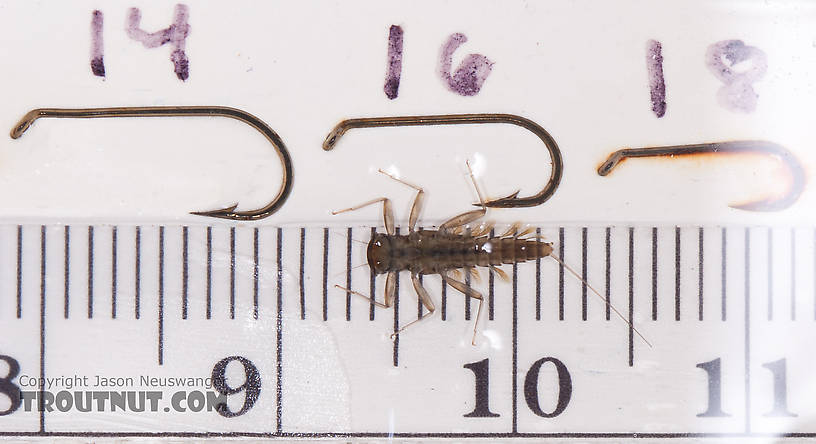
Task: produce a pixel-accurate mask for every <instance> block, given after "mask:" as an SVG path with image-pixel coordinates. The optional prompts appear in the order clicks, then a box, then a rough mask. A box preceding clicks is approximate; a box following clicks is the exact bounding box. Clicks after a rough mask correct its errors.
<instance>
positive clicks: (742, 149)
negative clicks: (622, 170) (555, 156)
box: [598, 140, 805, 211]
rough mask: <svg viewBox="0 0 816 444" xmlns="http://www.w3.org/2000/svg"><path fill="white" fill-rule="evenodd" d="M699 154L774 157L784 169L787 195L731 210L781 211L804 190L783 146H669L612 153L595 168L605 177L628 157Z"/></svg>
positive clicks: (747, 142) (795, 164) (793, 160)
mask: <svg viewBox="0 0 816 444" xmlns="http://www.w3.org/2000/svg"><path fill="white" fill-rule="evenodd" d="M701 153H723V154H729V153H756V154H763V155H766V156H770V157H774V158H776V159H779V160H781V161H782V163H783V164H784V165H785V166H786V167H787V170H788V174H789V177H790V178H791V185H790V187H789V188H788V192H787V193H786V194H785V195H784V196H780V197H768V198H764V199H758V200H754V201H751V202H745V203H741V204H730V205H729V206H730V207H731V208H736V209H738V210H745V211H780V210H784V209H785V208H788V207H790V206H791V205H793V204H794V203H795V202H796V200H797V199H799V196H800V195H801V194H802V191H804V188H805V171H804V168H803V167H802V164H801V163H799V160H797V159H796V157H795V156H794V155H793V153H791V152H790V151H788V150H787V149H785V148H784V147H783V146H781V145H778V144H776V143H773V142H767V141H761V140H737V141H731V142H712V143H700V144H692V145H669V146H656V147H645V148H624V149H621V150H618V151H615V152H614V153H612V154H611V155H609V157H608V158H607V159H606V160H605V161H604V162H603V163H602V164H601V165H600V166H599V167H598V174H599V175H601V176H606V175H608V174H609V173H610V172H611V171H612V170H613V169H614V168H615V167H616V166H617V165H618V164H620V163H621V162H622V161H623V160H625V159H627V158H629V157H655V156H684V155H692V154H701Z"/></svg>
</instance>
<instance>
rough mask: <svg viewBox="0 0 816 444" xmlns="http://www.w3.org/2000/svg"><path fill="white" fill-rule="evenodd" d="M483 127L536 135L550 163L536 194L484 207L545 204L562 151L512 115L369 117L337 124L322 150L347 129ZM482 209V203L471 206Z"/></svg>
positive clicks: (528, 122) (537, 129)
mask: <svg viewBox="0 0 816 444" xmlns="http://www.w3.org/2000/svg"><path fill="white" fill-rule="evenodd" d="M483 123H505V124H510V125H516V126H520V127H522V128H524V129H526V130H528V131H530V132H532V133H533V134H535V135H536V136H537V137H538V138H539V139H541V141H542V142H544V146H545V147H546V148H547V151H549V153H550V158H551V159H552V171H551V172H550V178H549V180H548V181H547V183H546V184H545V185H544V188H542V189H541V191H539V192H538V193H536V194H534V195H532V196H527V197H518V193H519V192H518V191H516V192H514V193H512V194H510V195H509V196H506V197H502V198H498V199H492V200H489V201H487V202H485V203H484V204H485V205H486V206H488V207H494V208H516V207H534V206H536V205H541V204H543V203H544V202H546V201H547V200H548V199H549V198H550V197H552V195H553V194H555V190H556V189H558V185H559V184H560V183H561V175H562V174H563V171H564V162H563V160H562V159H561V150H559V148H558V144H556V143H555V139H553V138H552V136H551V135H550V133H548V132H547V131H546V130H545V129H544V128H542V127H541V126H540V125H538V124H537V123H535V122H533V121H532V120H530V119H527V118H524V117H521V116H517V115H514V114H444V115H437V116H400V117H369V118H360V119H348V120H343V121H342V122H340V123H338V124H337V125H336V126H335V127H334V128H333V129H332V130H331V132H329V135H328V136H326V140H325V141H324V142H323V150H325V151H330V150H332V149H334V147H335V145H336V144H337V141H338V140H340V138H341V137H343V135H344V134H345V133H346V132H347V131H348V130H350V129H354V128H378V127H395V126H429V125H473V124H483ZM473 205H475V206H481V205H482V204H481V203H475V204H473Z"/></svg>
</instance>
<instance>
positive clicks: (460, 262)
mask: <svg viewBox="0 0 816 444" xmlns="http://www.w3.org/2000/svg"><path fill="white" fill-rule="evenodd" d="M468 170H469V172H470V179H471V181H472V182H473V186H474V187H475V188H476V194H477V195H478V196H479V203H480V209H478V210H472V211H467V212H465V213H462V214H459V215H456V216H454V217H452V218H450V219H448V220H447V221H445V222H443V223H442V224H441V225H439V227H438V229H436V230H426V229H419V230H418V229H417V228H416V226H417V220H418V217H419V211H420V208H421V206H422V201H423V198H424V196H425V191H424V190H423V189H422V188H420V187H418V186H416V185H413V184H411V183H408V182H405V181H403V180H401V179H399V178H397V177H395V176H393V175H391V174H388V173H386V172H385V171H383V170H379V172H380V173H382V174H385V175H386V176H388V177H390V178H391V179H393V180H396V181H397V182H400V183H402V184H404V185H407V186H409V187H411V188H413V189H415V190H416V191H417V194H416V197H414V202H413V205H412V206H411V213H410V215H409V218H408V234H397V233H396V228H395V225H394V211H393V208H392V205H391V200H390V199H388V198H387V197H380V198H377V199H373V200H370V201H368V202H364V203H362V204H359V205H355V206H353V207H350V208H345V209H342V210H337V211H333V212H332V214H339V213H343V212H347V211H354V210H358V209H360V208H363V207H366V206H369V205H374V204H378V203H382V205H383V222H384V224H385V233H375V234H374V235H373V236H372V238H371V240H370V241H369V243H368V247H367V251H366V256H367V259H368V265H369V267H371V269H372V270H373V271H374V273H375V274H378V275H379V274H385V275H386V279H385V289H384V293H385V301H384V303H380V302H378V301H376V300H374V298H373V296H372V297H369V296H367V295H364V294H362V293H359V292H357V291H354V290H351V289H348V288H345V287H342V286H340V285H335V287H337V288H339V289H341V290H343V291H346V292H348V293H351V294H355V295H358V296H362V297H364V298H366V299H367V300H369V301H370V302H372V303H373V304H375V305H376V306H378V307H382V308H390V307H391V306H392V305H393V302H394V294H395V291H396V280H397V274H398V273H399V272H401V271H409V272H411V283H412V284H413V287H414V291H415V292H416V294H417V297H418V298H419V300H420V302H422V305H423V306H425V308H426V309H427V310H428V312H427V313H426V314H424V315H422V316H421V317H420V318H419V319H416V320H414V321H412V322H409V323H408V324H406V325H404V326H402V328H400V329H399V330H398V331H396V332H395V333H393V334H392V335H391V336H392V338H393V337H395V336H396V335H397V334H399V333H401V332H402V331H403V330H405V329H406V328H408V327H410V326H411V325H413V324H415V323H417V322H419V321H421V320H423V319H425V318H427V317H428V316H431V315H432V314H433V313H434V311H435V309H436V307H435V306H434V303H433V301H432V300H431V297H430V295H429V294H428V291H427V290H426V289H425V287H424V286H423V285H422V282H420V279H419V276H422V275H426V274H438V275H439V276H440V277H441V278H442V280H443V281H444V282H445V283H446V284H448V285H450V286H451V287H453V288H455V289H456V290H458V291H460V292H461V293H463V294H464V295H465V296H468V297H471V298H474V299H477V300H478V301H479V308H478V310H477V312H476V320H475V322H474V325H473V339H472V341H471V342H472V343H473V344H474V345H475V342H476V332H477V328H478V324H479V317H480V315H481V312H482V303H483V302H484V297H483V296H482V294H481V293H480V292H478V291H477V290H474V289H473V288H471V287H470V285H468V284H466V283H465V282H463V281H462V280H460V279H459V277H460V275H461V271H460V270H464V272H465V273H471V274H473V275H474V276H476V277H478V272H477V271H476V269H475V268H476V267H489V268H490V269H491V270H493V271H494V272H495V273H496V274H497V275H498V276H499V277H500V278H502V279H503V280H508V276H507V274H506V273H505V272H504V271H502V270H501V269H500V268H498V267H499V266H501V265H505V264H516V263H520V262H526V261H531V260H536V259H540V258H544V257H547V256H549V257H552V258H553V259H555V260H556V261H558V262H559V263H561V264H562V265H564V267H565V268H566V269H567V270H568V271H569V272H570V273H572V274H573V275H574V276H576V277H577V278H578V279H580V280H581V281H583V279H582V278H581V276H580V275H578V274H577V273H576V272H575V271H574V270H572V269H571V268H570V267H568V266H567V265H566V264H564V263H563V262H562V261H561V260H560V259H559V258H557V257H556V256H554V255H553V254H552V253H553V247H552V244H550V243H548V242H543V241H542V240H541V239H540V238H539V237H538V236H535V235H534V232H535V229H534V228H527V229H525V230H521V224H520V223H515V224H513V225H511V226H510V227H509V228H508V229H507V231H505V232H504V233H503V234H501V235H499V236H493V235H491V234H490V233H491V231H492V229H493V223H484V224H481V225H478V226H476V227H475V228H473V229H471V228H470V224H471V223H473V222H476V221H477V220H479V219H481V218H482V217H483V216H484V215H485V214H486V213H487V206H486V205H485V200H484V197H483V196H482V193H481V191H480V190H479V186H478V185H477V184H476V178H475V177H474V176H473V171H471V170H470V164H468ZM584 283H586V282H585V281H584ZM587 287H588V288H590V289H591V290H592V291H593V292H594V293H595V294H596V295H597V296H598V297H601V295H600V294H599V293H598V292H597V291H596V290H595V289H594V288H592V287H591V286H589V285H588V284H587ZM601 299H603V298H602V297H601ZM604 302H606V300H605V299H604ZM610 307H611V308H612V310H614V311H615V313H616V314H617V315H618V316H619V317H620V318H621V319H623V320H624V322H626V323H627V324H628V323H629V321H628V320H626V318H624V317H623V315H622V314H621V313H620V312H618V310H617V309H615V308H614V307H613V306H611V305H610ZM635 331H636V332H637V330H635ZM637 334H638V335H639V336H640V337H641V338H642V339H643V340H644V341H646V339H645V338H643V336H642V335H641V334H640V333H639V332H638V333H637ZM646 343H647V344H648V341H646Z"/></svg>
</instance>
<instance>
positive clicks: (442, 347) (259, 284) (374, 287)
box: [0, 224, 816, 438]
mask: <svg viewBox="0 0 816 444" xmlns="http://www.w3.org/2000/svg"><path fill="white" fill-rule="evenodd" d="M374 229H375V228H372V227H364V226H352V227H337V226H333V227H306V228H304V227H281V228H276V227H258V228H252V227H244V226H239V227H230V226H178V225H159V226H152V225H150V226H147V225H146V226H132V225H115V226H110V225H95V226H94V225H92V226H88V225H76V224H72V225H65V226H61V225H4V226H2V227H0V248H1V249H2V251H3V257H5V258H6V259H5V260H3V261H2V263H0V294H2V295H4V296H3V297H2V298H1V299H0V326H2V327H0V328H2V332H0V334H1V335H2V338H3V339H2V342H0V346H1V347H2V348H1V350H2V353H3V357H2V358H0V359H2V360H3V361H5V362H6V364H7V366H8V371H7V372H6V373H9V372H10V373H11V374H13V375H14V377H12V378H8V377H7V378H5V379H2V382H3V384H2V388H3V393H4V394H5V395H6V396H4V397H3V400H2V401H0V402H3V403H5V404H3V405H0V408H3V409H5V411H6V415H5V416H4V417H2V418H0V421H2V422H3V428H2V432H0V434H1V435H2V436H77V437H104V436H114V437H125V436H151V437H158V436H168V437H206V436H236V437H241V436H245V437H268V438H292V437H312V438H322V437H359V438H384V437H405V438H431V437H440V438H469V437H494V438H515V437H518V438H523V437H529V438H532V437H553V438H555V437H561V438H591V437H651V438H680V437H701V438H702V437H722V436H728V437H750V436H772V435H773V436H777V435H782V436H791V437H813V436H816V422H814V417H815V416H816V408H814V406H813V403H812V401H811V400H812V395H813V388H812V384H810V383H809V379H810V370H809V369H810V368H811V365H812V364H813V362H812V361H813V358H812V357H810V356H809V355H807V354H803V353H801V351H802V350H804V349H806V347H807V346H808V345H809V342H811V340H812V337H813V333H812V332H813V328H814V324H813V323H814V321H816V300H814V290H815V288H816V287H814V279H813V276H814V267H816V261H815V258H814V257H815V256H816V248H814V245H816V231H814V229H813V228H805V227H796V228H767V227H737V226H729V227H670V226H669V227H667V226H662V227H647V226H636V227H631V226H588V227H583V226H565V227H558V226H542V227H540V228H539V231H540V232H541V234H542V235H543V236H545V237H546V238H548V239H550V240H552V241H555V242H556V250H557V252H558V253H559V254H560V255H561V257H563V258H564V260H565V261H566V262H567V263H568V264H570V265H571V266H572V267H573V268H575V269H576V270H577V271H579V273H581V274H582V275H583V276H586V279H587V281H588V282H589V283H590V284H591V285H593V286H594V287H596V288H597V289H598V290H599V291H600V292H601V294H602V295H604V297H605V298H609V300H610V302H611V303H612V304H613V305H614V306H615V307H616V308H617V309H618V310H620V311H621V313H623V314H624V316H626V317H627V318H628V319H629V320H630V321H632V322H633V325H634V326H635V327H636V328H637V329H638V330H639V331H640V332H641V333H642V334H643V335H644V336H645V337H646V338H648V340H649V341H650V342H651V343H652V344H653V347H651V348H650V347H649V346H647V345H646V344H645V343H644V342H643V341H640V340H639V339H638V337H637V335H635V334H633V330H632V329H631V328H629V327H628V326H627V325H626V324H625V323H624V322H623V321H621V320H620V319H618V318H616V317H615V315H614V313H610V311H609V310H608V309H607V307H606V306H605V304H604V303H603V301H600V300H598V299H597V298H594V297H593V294H592V293H591V292H588V291H587V288H586V286H584V285H583V284H581V282H580V281H578V280H576V279H573V278H571V277H570V276H569V275H568V274H567V275H565V273H564V270H562V269H561V267H559V265H558V264H557V263H556V262H555V261H552V260H550V259H547V258H545V259H542V260H540V261H532V262H529V263H524V264H518V265H515V266H512V267H509V266H507V267H506V268H507V271H508V273H509V274H510V276H511V280H510V282H509V283H506V282H503V281H501V280H500V279H498V277H497V276H494V275H493V274H490V275H486V276H484V279H483V280H482V282H475V281H472V282H471V285H473V287H474V288H477V289H479V290H480V291H482V292H483V293H484V294H485V295H486V296H487V301H486V305H485V308H486V310H485V311H484V313H483V319H482V323H481V327H480V334H479V335H478V336H477V345H476V346H472V345H470V334H471V328H472V323H473V317H474V316H475V305H473V304H468V303H467V301H466V300H465V299H464V298H463V297H462V295H461V294H459V293H458V292H456V291H455V290H453V289H451V288H445V287H444V286H443V285H442V283H441V282H440V281H439V279H438V278H437V279H435V278H434V277H430V276H426V277H425V279H424V284H425V286H426V287H427V288H428V289H429V291H430V292H431V294H432V297H433V298H434V301H435V304H436V306H437V309H438V311H439V314H438V315H437V316H434V317H432V318H430V319H428V320H426V321H423V322H422V323H420V324H419V325H417V326H415V327H412V328H410V329H408V330H406V331H405V332H404V333H403V334H401V335H400V336H399V337H398V338H397V340H395V341H393V342H392V341H391V340H390V339H389V334H390V333H391V332H393V331H394V330H395V329H396V328H398V327H399V326H400V325H404V324H405V323H407V322H410V321H411V320H414V319H416V318H417V316H419V315H421V314H422V308H421V307H420V306H419V305H418V303H417V300H416V297H415V295H414V294H413V290H412V289H411V288H410V285H406V282H407V281H406V280H405V277H406V276H403V279H402V280H401V281H400V285H399V291H398V299H397V301H396V304H395V307H394V309H393V310H382V309H379V308H376V309H375V308H372V306H371V305H370V304H369V303H367V302H366V301H365V300H363V299H362V298H357V297H354V298H349V297H346V295H345V294H344V293H343V292H342V291H340V290H336V289H334V288H333V286H334V284H341V285H343V286H350V287H351V288H353V289H356V290H359V291H361V292H365V293H369V292H373V293H374V294H376V295H378V298H380V297H381V291H382V285H383V282H382V281H380V280H378V279H372V276H371V275H370V272H369V269H368V267H357V268H354V266H355V265H358V264H359V263H363V262H364V260H365V259H364V248H365V245H364V243H360V242H357V241H362V242H365V241H366V240H367V239H368V238H369V236H370V233H371V232H372V230H374ZM0 374H4V373H3V372H0ZM40 380H41V381H44V383H45V384H44V385H43V386H40V385H38V382H39V381H40ZM14 387H17V389H18V390H19V391H20V392H21V393H22V394H23V396H22V397H23V399H24V400H23V402H21V403H20V404H19V405H16V406H15V405H13V404H12V403H10V400H9V397H8V394H9V393H10V392H13V391H14V390H15V389H14ZM104 393H107V395H103V394H104ZM111 393H113V394H111ZM119 393H124V395H119ZM128 393H133V394H132V395H129V394H128ZM89 396H90V398H87V397H89ZM105 396H107V397H106V398H105V400H103V401H100V400H99V398H102V397H105ZM120 396H122V397H124V399H125V400H124V401H121V400H120V398H119V397H120ZM128 396H131V397H133V399H128V398H127V397H128ZM69 397H70V398H71V406H70V407H68V402H69V401H68V400H67V399H68V398H69ZM151 397H152V398H151ZM208 397H209V398H208ZM153 398H155V399H156V400H155V405H152V404H151V402H152V401H151V399H153ZM77 399H79V402H77ZM208 399H209V401H210V402H211V403H212V404H213V405H208ZM86 400H93V402H91V403H90V404H89V403H84V401H86ZM140 400H141V404H140V402H139V401H140ZM120 401H121V402H120ZM100 402H101V403H102V404H98V403H100ZM114 402H117V403H118V404H117V405H119V406H122V405H124V408H116V406H114V405H113V403H114ZM122 402H124V404H122ZM224 403H225V404H226V407H223V406H222V407H218V405H219V404H224ZM139 405H141V406H142V409H143V411H138V410H139ZM78 409H79V410H78ZM82 409H88V410H89V411H87V412H84V411H81V410H82ZM219 409H221V410H219ZM41 410H42V411H41ZM151 410H152V411H151Z"/></svg>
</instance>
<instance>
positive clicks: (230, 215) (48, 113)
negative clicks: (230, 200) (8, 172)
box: [11, 106, 293, 220]
mask: <svg viewBox="0 0 816 444" xmlns="http://www.w3.org/2000/svg"><path fill="white" fill-rule="evenodd" d="M187 116H213V117H227V118H230V119H235V120H240V121H241V122H244V123H246V124H247V125H249V126H251V127H252V128H254V129H255V130H257V131H258V132H260V133H261V134H263V135H264V137H266V140H268V141H269V143H271V144H272V146H273V147H274V148H275V151H276V152H277V153H278V157H280V161H281V166H282V167H283V168H282V172H283V182H282V183H281V187H280V190H279V191H278V194H277V196H275V198H274V199H272V201H271V202H269V203H268V204H266V205H265V206H264V207H262V208H258V209H255V210H248V211H235V208H236V207H237V206H238V204H237V203H236V204H235V205H231V206H228V207H226V208H221V209H217V210H210V211H193V212H191V213H190V214H195V215H198V216H209V217H218V218H221V219H231V220H259V219H263V218H265V217H268V216H270V215H271V214H272V213H274V212H276V211H278V210H279V209H280V207H281V206H283V203H284V202H285V201H286V198H287V197H289V194H290V193H291V192H292V181H293V173H292V160H291V158H290V157H289V152H288V151H287V150H286V145H284V144H283V141H282V140H281V138H280V136H278V134H277V133H275V131H274V130H273V129H272V128H270V127H269V125H267V124H266V123H264V121H262V120H261V119H259V118H257V117H255V116H253V115H252V114H249V113H248V112H246V111H243V110H240V109H236V108H228V107H224V106H145V107H116V108H84V109H71V108H40V109H34V110H31V111H29V112H28V113H26V115H25V116H23V118H22V119H20V121H19V122H18V123H17V124H16V125H15V126H14V128H13V129H12V130H11V138H12V139H17V138H19V137H20V136H22V135H23V133H24V132H25V131H26V130H27V129H28V128H29V127H30V126H31V125H32V124H33V123H34V121H35V120H37V119H40V118H43V117H53V118H101V117H187Z"/></svg>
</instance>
